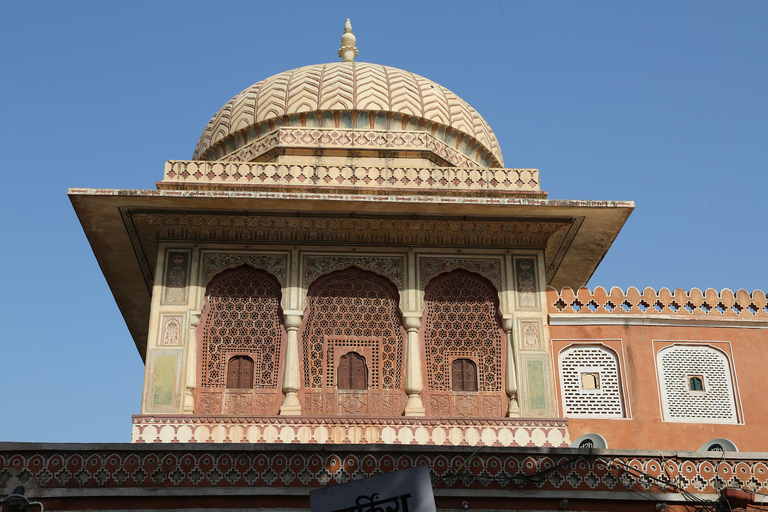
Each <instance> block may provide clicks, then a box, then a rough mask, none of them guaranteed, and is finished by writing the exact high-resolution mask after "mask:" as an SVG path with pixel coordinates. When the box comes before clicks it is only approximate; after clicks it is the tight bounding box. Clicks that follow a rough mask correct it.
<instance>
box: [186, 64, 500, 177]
mask: <svg viewBox="0 0 768 512" xmlns="http://www.w3.org/2000/svg"><path fill="white" fill-rule="evenodd" d="M283 126H295V127H317V128H327V127H330V128H335V129H342V130H361V129H368V130H371V131H390V132H392V131H394V132H413V131H415V132H427V133H428V134H430V135H431V136H432V137H434V138H435V139H436V140H437V141H439V143H441V144H443V145H445V146H446V147H447V148H448V151H449V152H451V154H456V155H459V158H453V160H451V159H446V161H447V162H452V163H451V165H454V166H457V167H462V166H475V165H479V166H483V167H503V163H504V161H503V159H502V156H501V149H500V148H499V144H498V141H497V140H496V136H495V135H494V133H493V130H491V127H490V126H489V125H488V123H486V122H485V120H484V119H483V118H482V116H481V115H480V114H479V113H478V112H477V111H476V110H475V109H473V108H472V107H471V106H470V105H469V104H468V103H467V102H465V101H464V100H462V99H461V98H460V97H459V96H457V95H456V94H454V93H453V92H451V91H450V90H448V89H446V88H445V87H443V86H441V85H439V84H437V83H435V82H433V81H431V80H429V79H427V78H424V77H422V76H419V75H416V74H414V73H410V72H408V71H403V70H401V69H397V68H393V67H389V66H383V65H379V64H370V63H365V62H354V61H349V62H345V61H343V62H335V63H330V64H316V65H312V66H305V67H301V68H297V69H293V70H290V71H285V72H283V73H279V74H277V75H274V76H272V77H270V78H267V79H265V80H262V81H261V82H258V83H256V84H254V85H252V86H251V87H248V88H247V89H245V90H244V91H243V92H241V93H240V94H238V95H237V96H235V97H234V98H232V99H231V100H230V101H229V102H227V104H226V105H224V106H223V107H222V108H221V109H220V110H219V111H218V112H217V113H216V115H214V116H213V118H212V119H211V120H210V121H209V123H208V125H207V126H206V128H205V131H204V132H203V134H202V136H201V137H200V140H199V141H198V143H197V147H196V148H195V153H194V156H193V159H195V160H221V159H227V158H228V157H229V158H228V159H230V160H233V159H236V158H235V155H233V153H235V152H238V151H239V150H241V148H243V147H245V146H247V145H251V144H253V142H254V141H256V140H258V139H259V138H261V137H264V136H265V135H267V134H268V133H270V132H272V131H274V130H276V129H278V128H280V127H283Z"/></svg>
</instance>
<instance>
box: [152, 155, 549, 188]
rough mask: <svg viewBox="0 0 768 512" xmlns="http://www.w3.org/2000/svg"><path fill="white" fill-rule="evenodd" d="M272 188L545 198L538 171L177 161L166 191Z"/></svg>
mask: <svg viewBox="0 0 768 512" xmlns="http://www.w3.org/2000/svg"><path fill="white" fill-rule="evenodd" d="M210 186H219V187H224V188H227V187H242V186H246V187H248V186H262V187H263V186H270V187H275V188H285V187H292V188H295V187H322V188H329V189H358V190H364V189H366V190H370V189H380V190H403V189H406V190H407V189H412V190H414V191H418V192H419V193H430V191H432V192H433V193H435V192H440V193H446V192H464V193H466V192H473V191H474V192H482V191H485V192H497V193H510V192H512V193H524V194H526V196H527V197H528V196H533V197H538V196H543V195H545V193H543V192H541V189H540V187H539V171H538V169H502V168H497V169H486V168H458V167H375V166H368V167H344V166H332V165H287V164H272V163H253V162H231V163H223V162H203V161H179V160H172V161H169V162H166V164H165V174H164V176H163V181H161V182H160V183H158V184H157V187H158V188H160V189H179V188H200V187H210Z"/></svg>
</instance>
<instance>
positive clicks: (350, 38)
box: [339, 18, 360, 62]
mask: <svg viewBox="0 0 768 512" xmlns="http://www.w3.org/2000/svg"><path fill="white" fill-rule="evenodd" d="M356 41H357V38H356V37H355V34H353V33H352V24H351V23H350V22H349V18H347V21H345V22H344V34H343V35H342V36H341V48H339V57H341V60H342V62H353V61H354V60H355V57H357V55H358V54H359V53H360V52H359V51H357V46H355V42H356Z"/></svg>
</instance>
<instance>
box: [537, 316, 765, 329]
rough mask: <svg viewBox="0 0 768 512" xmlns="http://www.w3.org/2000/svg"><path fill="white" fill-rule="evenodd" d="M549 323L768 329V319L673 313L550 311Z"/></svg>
mask: <svg viewBox="0 0 768 512" xmlns="http://www.w3.org/2000/svg"><path fill="white" fill-rule="evenodd" d="M549 325H676V326H680V327H730V328H741V329H768V321H767V320H753V319H751V318H749V317H744V318H722V319H717V320H710V319H708V318H691V317H688V318H680V317H678V316H672V315H647V316H645V315H641V314H637V315H614V314H608V315H601V314H581V315H580V314H574V313H550V314H549Z"/></svg>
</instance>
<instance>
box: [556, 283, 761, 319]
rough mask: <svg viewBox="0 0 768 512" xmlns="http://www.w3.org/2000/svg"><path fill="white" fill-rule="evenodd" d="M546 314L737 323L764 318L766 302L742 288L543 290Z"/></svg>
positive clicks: (759, 296)
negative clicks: (687, 319) (735, 289)
mask: <svg viewBox="0 0 768 512" xmlns="http://www.w3.org/2000/svg"><path fill="white" fill-rule="evenodd" d="M547 304H548V307H549V313H550V314H579V315H589V314H593V313H594V314H611V315H676V316H690V317H696V318H712V317H716V318H734V319H736V318H738V319H739V320H766V319H768V299H766V296H765V292H763V291H762V290H754V291H753V292H752V293H749V292H748V291H746V290H744V289H740V290H737V291H736V293H734V292H733V291H731V290H729V289H728V288H724V289H723V290H721V291H720V292H719V293H718V292H717V290H715V289H713V288H707V289H706V290H705V291H704V292H702V291H701V290H700V289H698V288H692V289H691V290H690V291H685V290H684V289H682V288H677V289H675V291H674V292H671V291H670V290H669V289H668V288H661V289H660V290H659V291H658V292H657V291H655V290H654V289H653V288H645V289H644V290H643V291H642V292H640V291H639V290H638V289H637V288H635V287H634V286H632V287H629V288H628V289H627V291H626V292H624V291H623V290H622V289H621V288H619V287H613V288H611V290H610V292H608V291H606V290H605V288H603V287H601V286H598V287H596V288H595V289H594V290H592V291H590V290H589V289H588V288H586V287H582V288H579V289H578V290H577V291H575V292H574V291H573V290H572V289H571V288H563V289H562V290H560V291H557V290H556V289H554V288H551V287H548V288H547Z"/></svg>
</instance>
